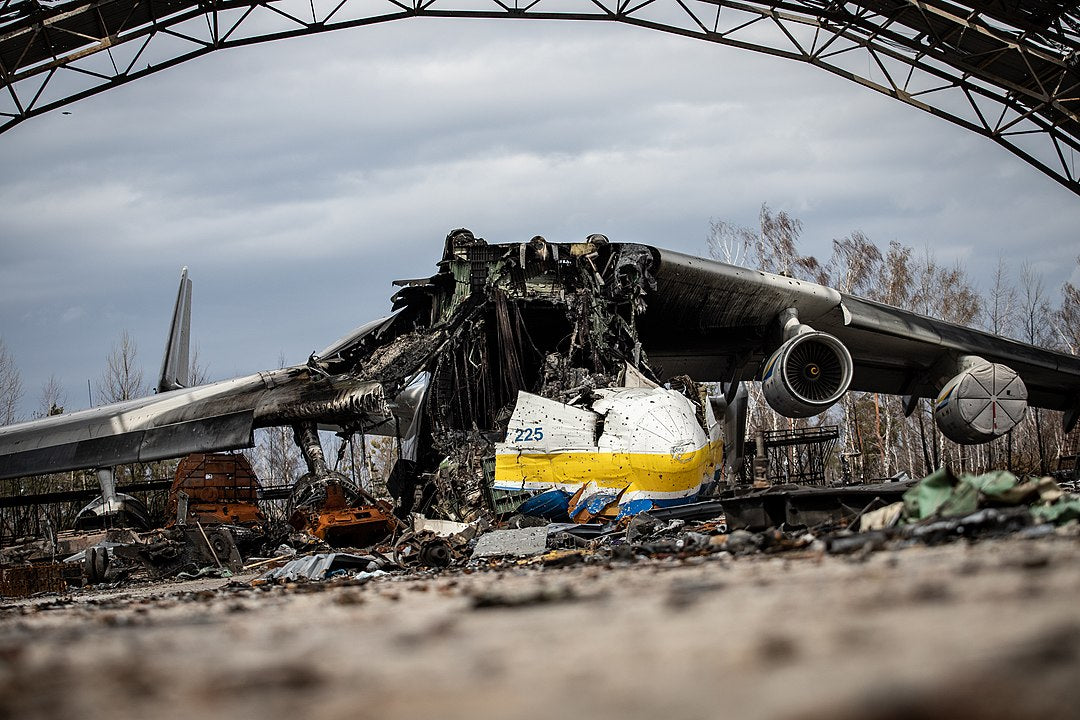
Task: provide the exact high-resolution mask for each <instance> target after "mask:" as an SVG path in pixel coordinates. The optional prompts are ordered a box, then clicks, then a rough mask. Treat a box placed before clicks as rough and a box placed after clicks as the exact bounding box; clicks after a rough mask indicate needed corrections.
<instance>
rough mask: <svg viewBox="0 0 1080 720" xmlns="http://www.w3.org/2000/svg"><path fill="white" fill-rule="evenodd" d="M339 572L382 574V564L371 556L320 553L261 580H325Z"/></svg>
mask: <svg viewBox="0 0 1080 720" xmlns="http://www.w3.org/2000/svg"><path fill="white" fill-rule="evenodd" d="M338 571H341V572H343V573H356V572H362V573H376V572H380V564H379V561H378V559H377V558H374V557H372V556H369V555H350V554H348V553H319V554H316V555H308V556H307V557H302V558H297V559H296V560H290V561H289V562H287V563H285V564H284V565H283V566H281V567H279V568H274V569H273V570H269V571H267V572H265V573H263V574H262V575H261V576H260V577H259V580H300V579H306V580H325V579H327V578H328V577H330V576H331V575H332V574H334V573H336V572H338ZM381 574H385V573H381Z"/></svg>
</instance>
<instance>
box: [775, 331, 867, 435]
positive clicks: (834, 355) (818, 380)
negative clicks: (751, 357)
mask: <svg viewBox="0 0 1080 720" xmlns="http://www.w3.org/2000/svg"><path fill="white" fill-rule="evenodd" d="M851 370H852V365H851V353H849V352H848V350H847V348H846V347H844V344H843V343H842V342H840V341H839V340H838V339H836V338H835V337H833V336H832V335H829V334H828V333H823V332H818V331H809V332H803V333H800V334H797V335H795V336H794V337H793V338H791V339H790V340H788V341H787V342H785V343H784V344H783V345H781V346H780V348H779V349H778V350H777V351H776V352H775V353H773V355H772V357H770V358H769V360H768V362H766V363H765V369H764V371H763V372H762V374H761V390H762V392H763V393H764V395H765V400H766V401H768V403H769V406H770V407H771V408H772V409H773V410H775V411H776V412H778V413H780V414H781V415H783V416H785V417H793V418H804V417H810V416H811V415H817V414H818V413H821V412H825V410H827V409H828V408H829V406H831V405H832V404H833V403H835V402H836V401H837V400H839V399H840V398H841V397H843V395H844V393H845V392H846V391H847V389H848V385H850V384H851Z"/></svg>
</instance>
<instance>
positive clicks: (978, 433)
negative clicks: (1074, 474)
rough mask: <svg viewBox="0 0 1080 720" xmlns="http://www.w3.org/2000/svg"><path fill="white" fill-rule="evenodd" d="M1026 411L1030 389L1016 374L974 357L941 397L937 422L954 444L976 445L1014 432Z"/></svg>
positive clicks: (1009, 369) (936, 412) (937, 403)
mask: <svg viewBox="0 0 1080 720" xmlns="http://www.w3.org/2000/svg"><path fill="white" fill-rule="evenodd" d="M1026 410H1027V387H1026V386H1025V385H1024V381H1023V380H1022V379H1021V378H1020V376H1019V375H1018V374H1017V372H1016V371H1015V370H1013V369H1012V368H1010V367H1008V366H1007V365H1001V364H1000V363H992V362H988V361H986V360H983V359H982V358H974V357H973V358H971V359H970V361H969V362H968V363H966V367H965V368H964V370H963V371H962V372H960V374H958V375H956V376H955V377H954V378H953V379H952V380H949V382H947V383H945V387H943V388H942V389H941V392H940V393H938V398H937V401H936V402H935V403H934V419H935V420H936V421H937V425H938V428H940V429H941V432H942V433H943V434H944V435H945V437H947V438H949V439H950V440H952V441H953V442H957V443H960V444H961V445H976V444H978V443H984V442H988V441H990V440H993V439H994V438H996V437H1000V436H1001V435H1004V434H1005V433H1007V432H1009V431H1010V430H1012V429H1013V427H1015V426H1016V424H1017V423H1018V422H1020V421H1021V420H1022V419H1023V418H1024V412H1025V411H1026Z"/></svg>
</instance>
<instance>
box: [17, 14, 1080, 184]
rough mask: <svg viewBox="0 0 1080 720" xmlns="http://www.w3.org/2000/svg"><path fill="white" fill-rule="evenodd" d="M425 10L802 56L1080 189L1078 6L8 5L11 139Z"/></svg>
mask: <svg viewBox="0 0 1080 720" xmlns="http://www.w3.org/2000/svg"><path fill="white" fill-rule="evenodd" d="M418 17H429V18H473V19H495V18H511V19H519V20H575V21H601V22H604V21H606V22H617V23H623V24H627V25H632V26H637V27H642V28H648V29H652V30H657V31H661V32H665V33H671V34H675V35H681V36H685V37H688V38H695V39H698V40H703V41H707V42H713V43H717V44H720V45H727V46H731V47H735V48H740V49H744V50H751V51H754V52H759V53H766V54H769V55H773V56H776V57H780V58H786V59H789V60H796V61H800V62H803V63H807V64H810V65H813V66H815V67H819V68H821V69H824V70H826V71H828V72H830V73H833V74H835V75H838V76H841V77H844V78H846V79H848V80H851V81H853V82H856V83H858V84H860V85H863V86H865V87H867V88H870V89H872V90H875V91H877V92H879V93H882V94H885V95H888V96H889V97H892V98H894V99H896V100H899V101H901V102H903V103H905V104H907V105H910V106H913V107H916V108H918V109H920V110H923V111H925V112H928V113H931V114H932V115H935V116H937V117H940V118H942V119H945V120H947V121H949V122H952V123H954V124H956V125H959V126H961V127H963V128H966V129H968V130H970V131H972V132H975V133H977V134H979V135H982V136H984V137H986V138H989V139H990V140H992V141H993V142H995V143H997V144H999V145H1001V146H1002V147H1004V148H1005V149H1007V150H1008V151H1010V152H1012V153H1013V154H1015V155H1016V156H1018V157H1020V158H1021V159H1022V160H1024V161H1025V162H1027V163H1028V164H1030V165H1032V166H1033V167H1035V168H1037V169H1038V170H1040V171H1041V172H1043V173H1045V174H1046V175H1048V176H1049V177H1051V178H1053V179H1055V180H1056V181H1057V182H1059V183H1061V184H1062V185H1064V186H1065V187H1067V188H1068V189H1069V190H1071V191H1072V192H1073V193H1076V194H1080V173H1078V171H1077V168H1076V154H1077V152H1078V151H1080V10H1078V9H1076V8H1075V7H1074V3H1071V2H1067V1H1065V0H988V1H986V2H979V1H976V0H855V1H853V2H842V1H839V0H785V1H783V2H757V1H754V0H60V1H59V2H53V1H52V0H0V133H2V132H4V131H6V130H9V129H11V128H12V127H14V126H15V125H17V124H18V123H20V122H22V121H24V120H27V119H29V118H31V117H34V116H37V115H41V114H43V113H46V112H49V111H52V110H55V109H57V108H60V107H63V106H65V105H68V104H70V103H73V102H76V101H78V100H80V99H83V98H86V97H89V96H91V95H95V94H97V93H100V92H103V91H105V90H108V89H110V88H113V87H116V86H118V85H122V84H125V83H128V82H131V81H132V80H136V79H139V78H142V77H145V76H147V75H150V74H153V73H155V72H159V71H161V70H165V69H167V68H169V67H172V66H174V65H177V64H179V63H181V62H185V61H187V60H191V59H194V58H196V57H200V56H202V55H205V54H207V53H210V52H213V51H216V50H222V49H226V48H230V47H242V46H246V45H251V44H255V43H261V42H268V41H273V40H281V39H285V38H290V37H298V36H302V35H310V34H314V33H320V32H327V31H331V30H339V29H346V28H353V27H360V26H366V25H375V24H380V23H385V22H390V21H394V20H403V19H408V18H418Z"/></svg>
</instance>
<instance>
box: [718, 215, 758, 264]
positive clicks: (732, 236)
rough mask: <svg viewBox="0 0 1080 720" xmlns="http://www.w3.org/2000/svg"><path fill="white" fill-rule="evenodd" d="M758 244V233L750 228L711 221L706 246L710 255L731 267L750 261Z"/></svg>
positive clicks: (721, 221) (720, 221)
mask: <svg viewBox="0 0 1080 720" xmlns="http://www.w3.org/2000/svg"><path fill="white" fill-rule="evenodd" d="M756 243H757V233H755V232H754V231H753V230H751V229H750V228H745V227H739V226H738V225H732V224H731V223H729V222H725V221H723V220H717V219H715V218H713V219H711V220H709V232H708V234H707V235H706V236H705V245H706V247H708V248H709V255H710V256H711V257H713V258H715V259H717V260H720V261H722V262H726V263H728V264H730V265H742V264H744V263H747V262H749V260H750V249H751V248H752V247H754V246H755V244H756Z"/></svg>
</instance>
